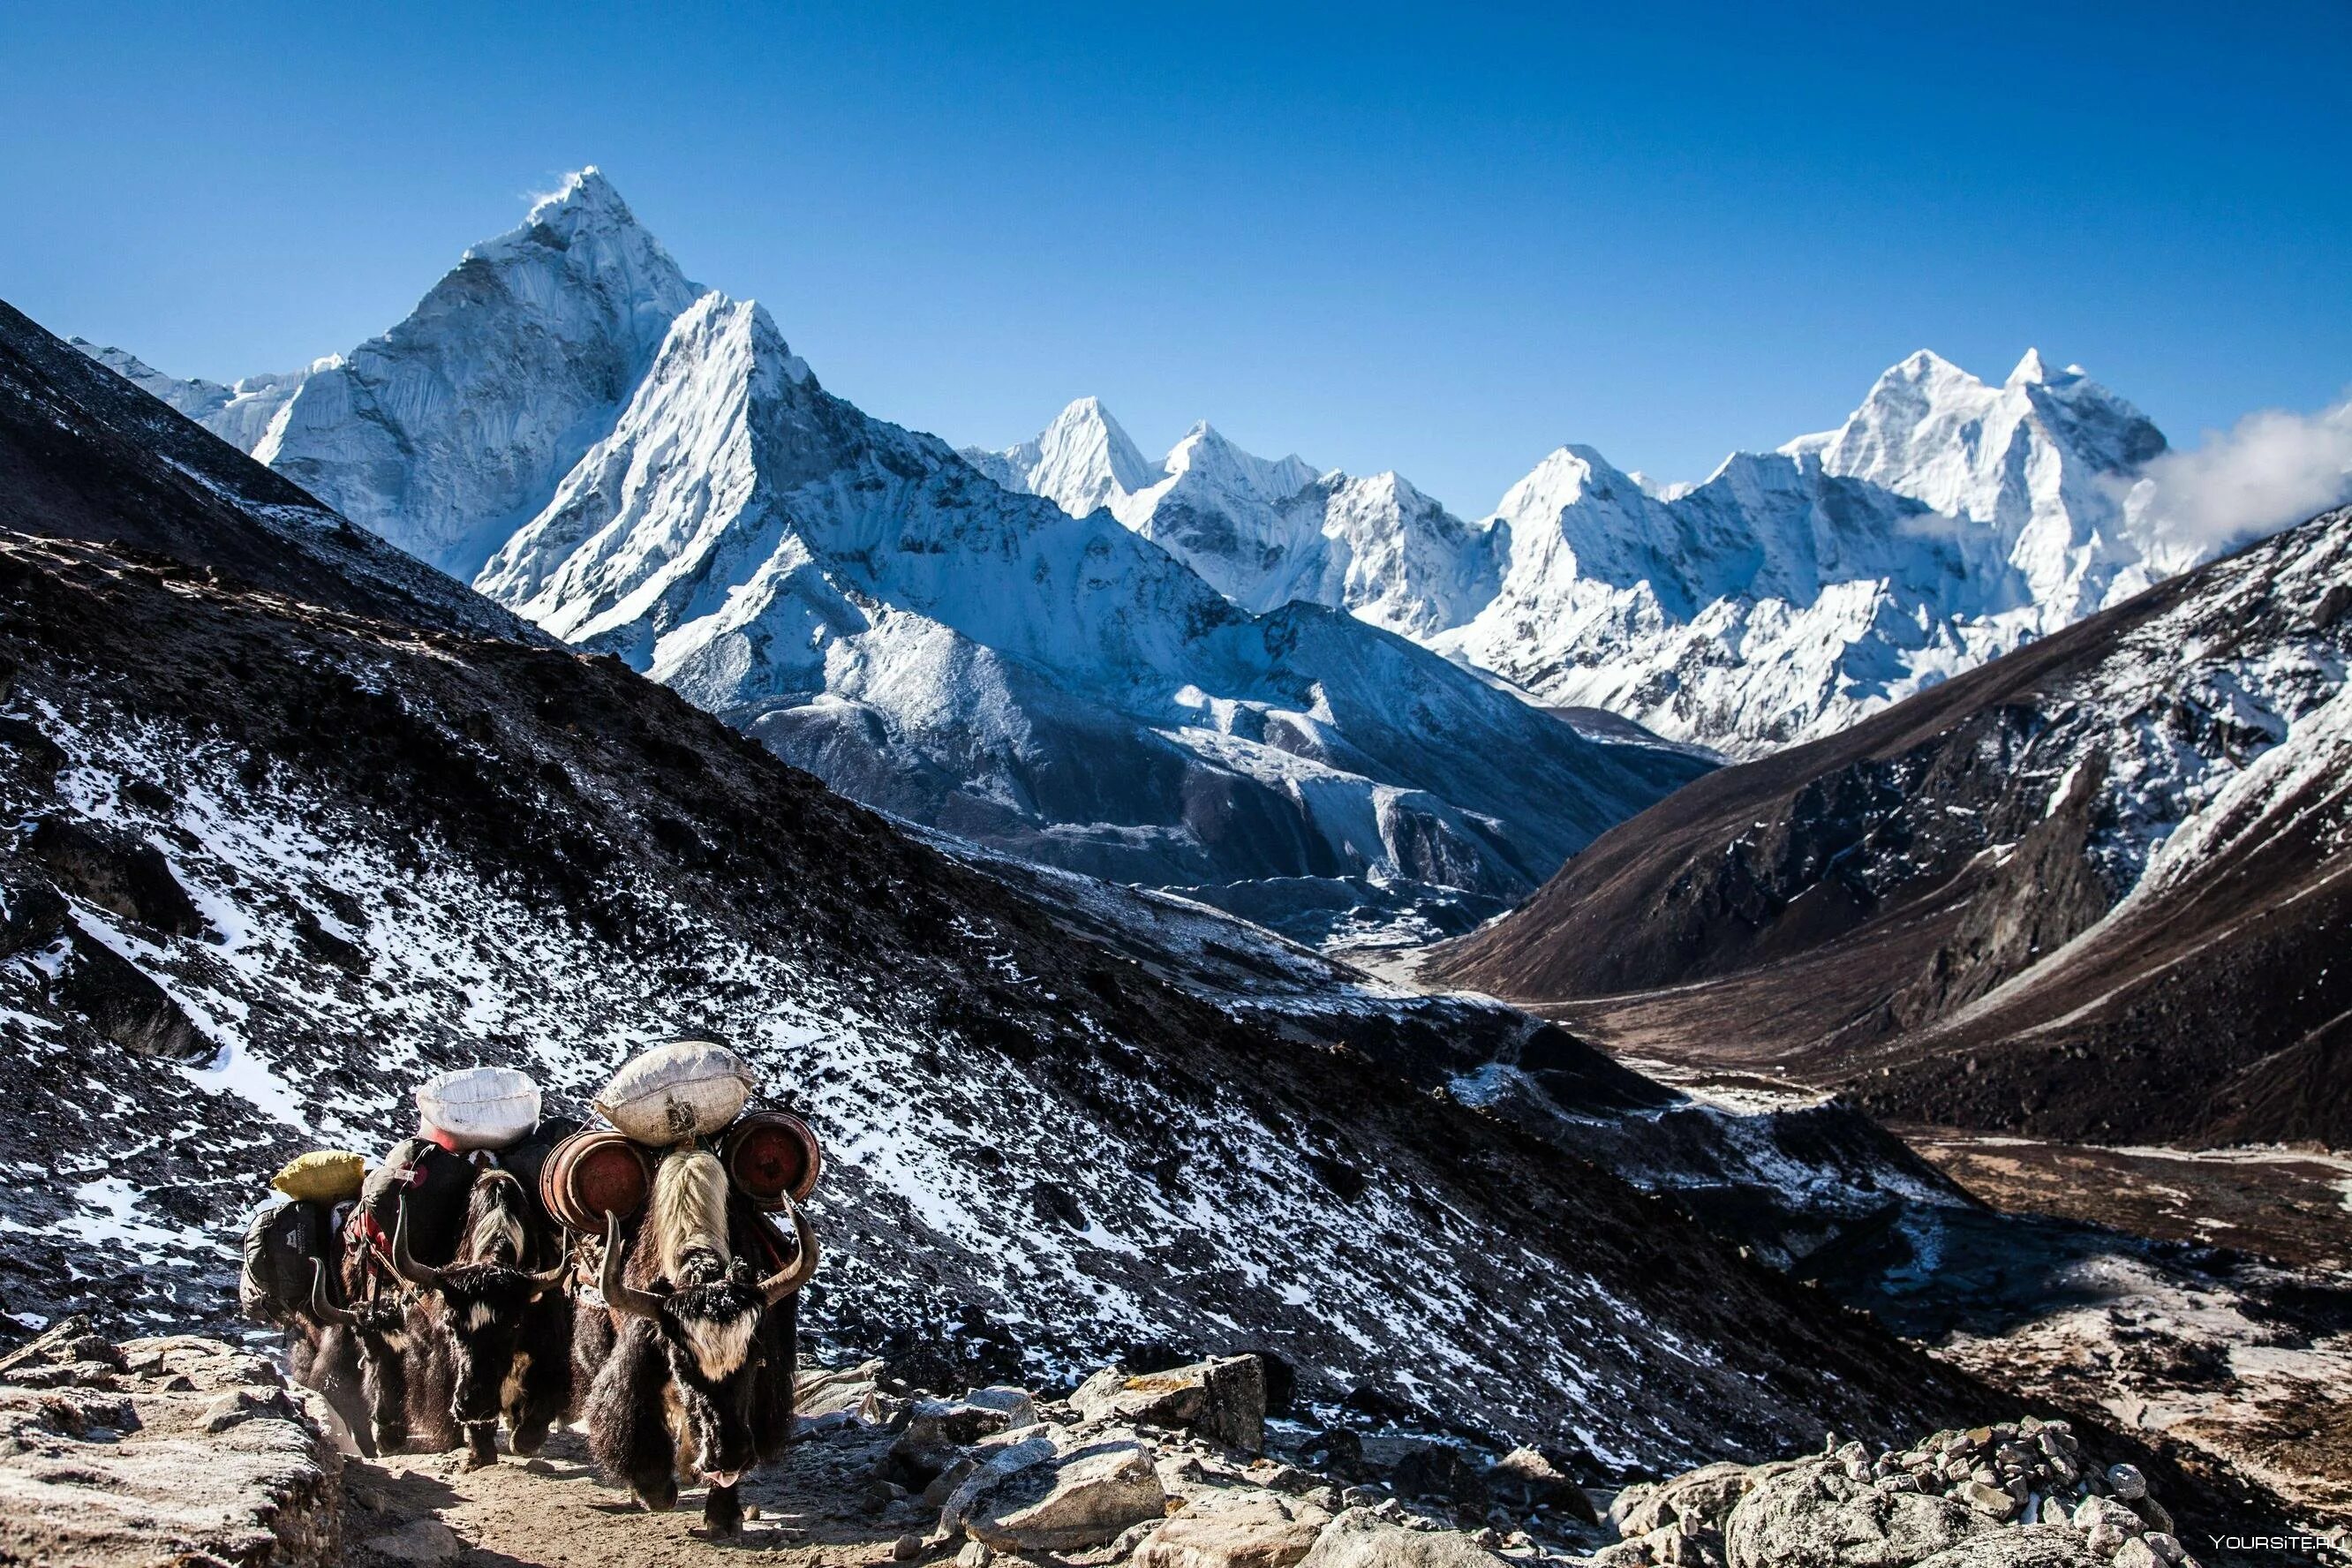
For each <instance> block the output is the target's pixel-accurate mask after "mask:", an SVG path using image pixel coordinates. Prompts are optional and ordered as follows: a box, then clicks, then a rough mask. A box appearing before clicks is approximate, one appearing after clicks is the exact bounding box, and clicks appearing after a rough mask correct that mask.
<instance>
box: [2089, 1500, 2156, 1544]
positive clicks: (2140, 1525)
mask: <svg viewBox="0 0 2352 1568" xmlns="http://www.w3.org/2000/svg"><path fill="white" fill-rule="evenodd" d="M2074 1528H2075V1529H2076V1530H2078V1531H2082V1532H2083V1534H2084V1536H2085V1537H2086V1538H2087V1539H2088V1540H2089V1542H2090V1544H2091V1550H2092V1551H2094V1552H2097V1553H2098V1554H2099V1555H2100V1556H2102V1557H2112V1556H2114V1555H2115V1554H2116V1548H2118V1547H2120V1546H2122V1545H2123V1543H2124V1542H2126V1541H2129V1540H2131V1539H2133V1538H2134V1537H2135V1536H2139V1535H2145V1534H2147V1521H2144V1520H2142V1519H2141V1518H2140V1516H2139V1515H2138V1514H2137V1513H2135V1512H2133V1511H2132V1509H2131V1506H2130V1505H2129V1504H2127V1503H2120V1502H2117V1501H2116V1500H2115V1499H2113V1498H2111V1497H2094V1498H2084V1500H2083V1503H2082V1506H2081V1507H2080V1508H2077V1509H2076V1510H2074Z"/></svg>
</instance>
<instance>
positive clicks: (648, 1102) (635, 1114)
mask: <svg viewBox="0 0 2352 1568" xmlns="http://www.w3.org/2000/svg"><path fill="white" fill-rule="evenodd" d="M752 1086H753V1079H752V1077H751V1068H748V1067H745V1066H744V1065H743V1062H742V1058H740V1057H738V1056H736V1054H735V1053H734V1052H733V1051H730V1050H729V1049H728V1048H727V1047H725V1046H722V1045H720V1044H719V1043H718V1042H717V1041H715V1040H672V1041H671V1042H670V1043H669V1044H667V1045H666V1046H656V1047H653V1049H651V1050H647V1051H640V1052H638V1053H637V1054H636V1055H635V1056H634V1057H631V1058H629V1059H628V1060H627V1061H625V1062H624V1063H623V1064H622V1065H621V1070H620V1071H618V1072H616V1073H614V1075H613V1081H612V1082H610V1083H608V1084H606V1085H605V1086H604V1093H602V1094H600V1095H598V1096H597V1097H596V1110H598V1111H599V1112H600V1113H601V1114H602V1115H603V1116H604V1120H605V1121H609V1122H611V1123H612V1124H613V1125H614V1127H617V1128H619V1129H620V1130H621V1131H623V1132H625V1133H627V1134H628V1135H629V1136H630V1137H631V1138H632V1139H635V1141H636V1142H640V1143H643V1144H646V1145H647V1146H648V1147H650V1148H655V1149H667V1148H668V1147H669V1146H670V1145H671V1144H673V1143H682V1142H685V1141H686V1140H688V1139H689V1138H707V1137H709V1136H710V1135H711V1134H712V1133H714V1132H717V1131H719V1130H720V1129H721V1128H723V1127H725V1126H726V1125H727V1124H728V1123H729V1122H730V1121H734V1120H735V1118H736V1117H737V1116H739V1115H740V1114H741V1113H742V1110H743V1106H744V1103H745V1102H746V1101H747V1100H750V1099H751V1089H752Z"/></svg>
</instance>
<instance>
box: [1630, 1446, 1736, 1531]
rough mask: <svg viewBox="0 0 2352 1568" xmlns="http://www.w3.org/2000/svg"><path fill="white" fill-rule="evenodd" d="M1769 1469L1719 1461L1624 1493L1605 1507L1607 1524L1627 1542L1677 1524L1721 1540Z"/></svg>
mask: <svg viewBox="0 0 2352 1568" xmlns="http://www.w3.org/2000/svg"><path fill="white" fill-rule="evenodd" d="M1773 1468H1774V1467H1770V1466H1760V1465H1740V1464H1734V1463H1732V1462H1730V1461H1729V1460H1724V1461H1720V1462H1718V1463H1716V1464H1712V1465H1705V1466H1702V1467H1700V1468H1697V1469H1696V1470H1686V1471H1685V1472H1684V1473H1683V1474H1681V1475H1679V1476H1675V1477H1674V1478H1673V1479H1669V1480H1664V1481H1658V1482H1655V1483H1644V1484H1643V1485H1640V1486H1631V1487H1627V1488H1626V1489H1624V1490H1623V1491H1622V1492H1619V1493H1618V1494H1617V1500H1616V1501H1614V1502H1612V1503H1611V1504H1610V1505H1609V1521H1610V1522H1611V1523H1612V1524H1614V1525H1615V1526H1616V1527H1617V1533H1618V1534H1619V1535H1621V1536H1622V1537H1624V1538H1625V1539H1626V1540H1628V1541H1631V1540H1633V1538H1635V1537H1636V1536H1642V1535H1647V1534H1649V1533H1651V1532H1652V1531H1655V1530H1657V1529H1659V1528H1660V1527H1661V1526H1664V1525H1668V1524H1673V1523H1675V1521H1682V1520H1687V1521H1690V1522H1691V1523H1693V1524H1695V1525H1696V1526H1697V1528H1698V1531H1699V1532H1700V1533H1703V1534H1713V1535H1720V1534H1721V1533H1723V1524H1724V1521H1725V1520H1726V1519H1727V1518H1729V1517H1730V1515H1731V1510H1732V1509H1733V1507H1734V1506H1735V1505H1737V1504H1738V1501H1739V1500H1740V1499H1741V1498H1742V1497H1744V1496H1746V1495H1747V1493H1748V1489H1749V1488H1750V1487H1751V1486H1753V1485H1754V1484H1755V1482H1756V1481H1757V1479H1759V1474H1760V1473H1762V1472H1766V1471H1769V1470H1771V1469H1773Z"/></svg>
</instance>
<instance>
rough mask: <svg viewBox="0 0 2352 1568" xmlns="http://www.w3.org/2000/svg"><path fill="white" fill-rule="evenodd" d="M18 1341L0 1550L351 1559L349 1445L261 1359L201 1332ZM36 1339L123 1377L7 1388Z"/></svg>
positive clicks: (2, 1416) (291, 1564) (285, 1560)
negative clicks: (115, 1340) (347, 1542)
mask: <svg viewBox="0 0 2352 1568" xmlns="http://www.w3.org/2000/svg"><path fill="white" fill-rule="evenodd" d="M25 1349H26V1351H27V1352H35V1347H31V1346H27V1347H25ZM124 1349H125V1351H126V1352H128V1353H127V1354H126V1355H116V1356H112V1357H110V1358H109V1357H90V1356H88V1355H87V1352H88V1351H89V1347H88V1346H85V1345H80V1344H79V1343H74V1342H70V1341H69V1340H61V1341H59V1342H58V1343H56V1344H55V1345H54V1347H51V1348H50V1349H49V1350H47V1351H42V1352H35V1353H31V1354H20V1355H17V1356H15V1357H12V1360H13V1361H14V1362H15V1365H14V1366H13V1367H11V1368H10V1369H8V1370H7V1371H5V1372H0V1562H5V1563H76V1564H89V1565H90V1568H114V1565H116V1564H123V1565H126V1568H127V1565H129V1564H132V1563H139V1564H146V1563H173V1562H186V1563H198V1562H208V1561H214V1560H219V1561H223V1562H234V1563H240V1564H247V1565H248V1568H312V1565H324V1564H327V1563H339V1562H341V1560H342V1459H341V1456H340V1455H339V1454H337V1453H336V1451H335V1447H334V1445H333V1443H332V1442H331V1441H330V1440H329V1439H328V1437H327V1435H326V1433H325V1432H324V1430H323V1429H322V1428H321V1426H320V1423H319V1421H318V1420H317V1419H316V1418H315V1416H314V1415H313V1414H312V1412H311V1410H310V1407H309V1406H308V1405H305V1404H303V1403H300V1402H298V1401H296V1400H293V1399H289V1397H288V1396H287V1395H286V1394H284V1393H283V1392H282V1391H281V1390H280V1388H279V1387H278V1376H277V1374H276V1373H275V1371H274V1370H273V1369H271V1368H269V1367H268V1363H263V1362H260V1361H258V1360H257V1359H256V1358H254V1357H252V1356H249V1355H244V1354H240V1353H239V1352H236V1350H235V1349H233V1348H232V1347H231V1346H229V1345H226V1344H223V1343H220V1342H216V1341H208V1340H199V1339H195V1338H193V1337H177V1338H174V1339H172V1340H169V1341H150V1342H132V1343H131V1344H130V1345H128V1346H126V1347H124ZM43 1353H55V1354H60V1355H75V1356H84V1357H85V1359H82V1360H79V1361H76V1362H74V1363H70V1364H71V1365H76V1366H79V1365H93V1366H105V1367H107V1368H108V1370H109V1373H110V1375H111V1376H112V1377H113V1378H115V1379H116V1380H117V1381H118V1382H119V1384H120V1386H119V1387H115V1388H110V1389H107V1390H105V1391H103V1392H83V1391H82V1390H80V1389H79V1388H71V1389H68V1388H59V1387H49V1388H42V1389H32V1388H26V1387H23V1386H10V1384H12V1383H14V1382H15V1381H16V1378H17V1377H18V1376H19V1374H20V1373H22V1374H27V1375H28V1374H30V1373H32V1372H34V1371H36V1370H38V1363H39V1360H40V1357H41V1355H42V1354H43ZM118 1367H121V1368H127V1369H136V1370H123V1371H115V1370H114V1369H115V1368H118ZM223 1417H227V1418H226V1419H222V1418H223Z"/></svg>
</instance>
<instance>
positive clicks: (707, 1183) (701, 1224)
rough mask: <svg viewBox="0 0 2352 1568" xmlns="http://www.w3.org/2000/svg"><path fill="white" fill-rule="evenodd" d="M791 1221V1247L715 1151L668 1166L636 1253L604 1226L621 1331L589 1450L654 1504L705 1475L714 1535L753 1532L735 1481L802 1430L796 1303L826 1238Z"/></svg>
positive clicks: (591, 1401) (608, 1279)
mask: <svg viewBox="0 0 2352 1568" xmlns="http://www.w3.org/2000/svg"><path fill="white" fill-rule="evenodd" d="M791 1215H792V1221H793V1239H792V1241H791V1243H789V1244H787V1243H786V1242H785V1240H784V1238H783V1237H782V1235H781V1234H779V1232H778V1231H777V1229H776V1227H775V1226H774V1225H773V1224H772V1222H771V1221H770V1220H769V1219H768V1218H767V1217H766V1216H765V1215H761V1213H760V1212H759V1211H758V1210H756V1209H754V1208H753V1207H752V1206H751V1205H750V1203H749V1202H747V1201H746V1200H745V1199H743V1198H742V1197H740V1195H737V1194H732V1193H730V1190H729V1185H728V1181H727V1174H726V1172H725V1171H724V1170H723V1169H722V1168H721V1167H720V1165H719V1161H718V1159H717V1157H715V1156H714V1155H712V1154H710V1153H709V1152H708V1151H705V1150H701V1149H693V1148H688V1149H681V1150H678V1151H677V1152H673V1153H671V1154H670V1155H669V1156H667V1158H666V1159H664V1160H663V1161H662V1163H661V1168H660V1169H659V1171H658V1172H656V1174H655V1178H654V1192H653V1201H652V1203H651V1204H650V1205H648V1206H647V1213H646V1218H645V1220H644V1221H643V1223H642V1224H641V1225H640V1226H639V1227H638V1231H637V1236H636V1246H635V1247H634V1248H632V1247H627V1246H625V1244H624V1242H623V1240H622V1237H621V1227H620V1221H619V1219H618V1218H617V1217H608V1219H607V1222H606V1228H605V1235H604V1269H603V1275H602V1281H601V1285H602V1290H603V1294H604V1301H605V1305H606V1306H607V1307H608V1308H610V1309H611V1310H612V1312H613V1314H614V1320H615V1321H616V1323H617V1324H618V1328H619V1331H618V1334H617V1336H616V1338H615V1340H614V1343H613V1347H612V1350H611V1352H610V1354H608V1355H607V1356H606V1357H605V1358H604V1364H603V1366H602V1367H601V1368H600V1369H599V1370H598V1372H597V1373H596V1379H595V1383H594V1385H593V1387H592V1388H591V1389H590V1391H589V1394H588V1405H587V1414H588V1443H589V1447H590V1449H591V1450H592V1451H593V1454H594V1455H595V1458H596V1462H597V1464H598V1466H599V1467H600V1468H602V1469H603V1470H604V1474H605V1477H606V1479H609V1480H612V1481H614V1482H623V1481H625V1482H626V1483H627V1484H628V1486H629V1488H630V1489H631V1490H632V1491H633V1492H634V1493H635V1495H636V1499H637V1501H638V1502H639V1503H640V1504H641V1505H643V1506H644V1507H645V1508H646V1509H649V1510H658V1509H667V1508H671V1507H673V1506H675V1505H676V1503H677V1483H678V1474H679V1471H680V1470H681V1469H685V1470H687V1471H688V1472H689V1473H691V1474H694V1475H698V1476H699V1477H700V1478H701V1479H703V1480H704V1481H705V1482H706V1483H708V1485H709V1495H708V1496H707V1497H706V1499H705V1500H704V1502H703V1509H702V1517H703V1522H704V1523H705V1525H707V1526H708V1527H709V1532H710V1534H711V1535H712V1536H713V1537H726V1536H733V1535H737V1534H740V1532H741V1531H742V1525H743V1505H742V1503H741V1501H740V1500H739V1499H738V1497H737V1496H736V1487H737V1484H738V1483H739V1482H740V1480H741V1479H742V1478H743V1474H744V1472H745V1471H747V1470H749V1469H751V1467H752V1466H754V1465H756V1464H761V1463H764V1462H766V1461H768V1460H770V1459H772V1458H775V1457H776V1456H777V1455H778V1454H779V1453H781V1452H782V1449H783V1446H784V1443H785V1441H786V1440H787V1439H788V1438H789V1437H790V1436H791V1435H792V1426H793V1373H794V1370H795V1368H794V1362H795V1359H796V1356H797V1350H798V1346H797V1341H798V1336H799V1316H800V1313H799V1303H798V1301H797V1300H796V1299H795V1298H796V1295H797V1293H798V1291H799V1290H800V1289H801V1287H802V1286H803V1285H805V1284H807V1283H808V1281H809V1277H810V1276H811V1275H813V1274H814V1273H815V1271H816V1262H817V1246H816V1235H815V1233H814V1231H813V1230H812V1229H811V1228H810V1226H809V1223H808V1220H807V1219H806V1217H804V1216H803V1215H802V1214H801V1213H800V1211H799V1210H798V1209H793V1210H792V1211H791Z"/></svg>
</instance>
